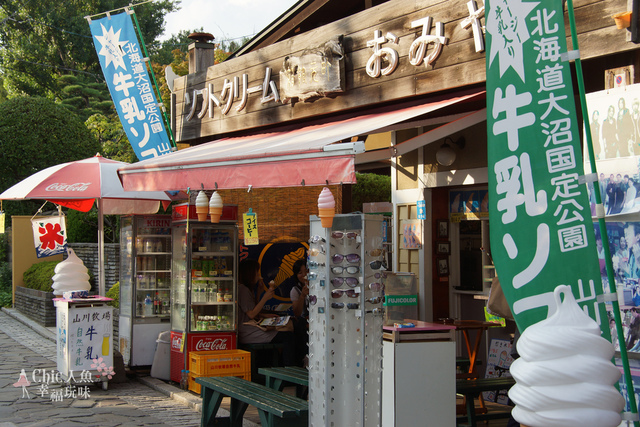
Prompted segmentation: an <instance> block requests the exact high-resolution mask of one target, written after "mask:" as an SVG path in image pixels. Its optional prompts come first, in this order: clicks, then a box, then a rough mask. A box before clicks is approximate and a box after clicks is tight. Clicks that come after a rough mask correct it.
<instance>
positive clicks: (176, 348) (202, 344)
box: [171, 331, 236, 383]
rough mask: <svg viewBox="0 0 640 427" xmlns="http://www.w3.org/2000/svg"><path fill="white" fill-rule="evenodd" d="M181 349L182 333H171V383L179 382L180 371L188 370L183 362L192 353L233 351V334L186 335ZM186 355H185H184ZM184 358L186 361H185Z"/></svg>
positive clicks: (201, 333)
mask: <svg viewBox="0 0 640 427" xmlns="http://www.w3.org/2000/svg"><path fill="white" fill-rule="evenodd" d="M186 336H187V338H186V340H187V341H186V343H185V345H184V351H182V350H181V348H182V347H183V343H182V337H183V332H177V331H171V381H175V382H177V383H179V382H180V379H181V377H182V370H183V369H189V368H188V366H187V365H185V360H189V353H191V352H192V351H212V350H233V349H235V348H236V334H235V333H234V332H213V333H207V332H204V333H203V332H197V333H187V334H186ZM185 353H186V354H185ZM185 357H186V359H185Z"/></svg>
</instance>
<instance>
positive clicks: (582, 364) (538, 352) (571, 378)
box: [509, 285, 624, 427]
mask: <svg viewBox="0 0 640 427" xmlns="http://www.w3.org/2000/svg"><path fill="white" fill-rule="evenodd" d="M561 295H563V296H564V300H563V301H561ZM554 298H555V301H556V305H557V309H556V311H555V312H553V314H551V315H550V316H549V317H548V318H547V319H545V320H543V321H541V322H538V323H536V324H534V325H531V326H529V327H528V328H527V329H526V330H525V331H524V332H523V333H522V335H521V337H520V339H519V340H518V341H517V344H516V347H517V349H518V354H519V355H520V357H519V358H518V359H517V360H516V361H515V362H513V364H512V365H511V368H510V371H511V375H512V376H513V377H514V378H515V379H516V385H514V386H513V387H512V388H511V390H509V397H510V398H511V400H513V401H514V402H515V404H516V406H515V408H514V409H513V412H512V414H513V417H514V418H515V419H516V421H518V422H520V424H521V425H523V426H529V427H554V426H558V427H571V426H579V427H587V426H593V427H609V426H610V427H613V426H618V425H619V424H620V421H621V417H620V411H622V409H623V407H624V399H623V397H622V396H621V394H620V392H618V390H617V389H616V388H615V387H614V384H615V383H616V382H617V381H618V379H619V378H620V371H619V370H618V369H617V368H616V367H615V366H614V365H613V364H612V363H611V358H612V357H613V354H614V349H613V345H612V344H611V343H610V342H609V341H607V340H606V339H605V338H603V337H601V336H600V328H599V327H598V325H597V323H596V322H595V321H594V320H593V319H591V318H590V317H589V316H588V315H587V314H585V312H584V311H582V309H581V308H580V306H578V304H577V302H576V300H575V298H574V297H573V294H572V293H571V287H569V286H564V285H562V286H558V287H557V288H556V289H555V291H554Z"/></svg>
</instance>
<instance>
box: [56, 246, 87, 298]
mask: <svg viewBox="0 0 640 427" xmlns="http://www.w3.org/2000/svg"><path fill="white" fill-rule="evenodd" d="M67 252H68V254H69V256H68V257H67V259H65V260H64V261H62V262H60V263H58V265H56V268H55V269H54V270H53V271H54V273H55V274H54V275H53V277H52V280H53V285H51V287H52V288H53V294H54V295H62V294H63V293H64V292H68V291H89V290H90V289H91V284H90V283H89V274H88V273H87V271H88V270H87V267H85V266H84V263H83V262H82V260H81V259H80V258H78V256H77V255H76V254H75V252H73V249H71V248H68V249H67Z"/></svg>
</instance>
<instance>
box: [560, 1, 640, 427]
mask: <svg viewBox="0 0 640 427" xmlns="http://www.w3.org/2000/svg"><path fill="white" fill-rule="evenodd" d="M567 12H568V14H569V27H570V28H571V43H572V44H573V49H574V50H575V51H579V47H578V34H577V31H576V22H575V15H574V12H573V0H567ZM575 66H576V77H577V80H578V92H579V93H580V105H581V107H582V120H583V122H584V121H585V117H586V118H588V117H589V111H588V109H587V99H586V95H585V88H584V77H583V74H582V62H581V60H580V57H579V56H578V57H577V58H576V59H575ZM584 130H585V136H586V139H587V141H586V142H587V151H588V153H589V164H590V166H591V172H592V173H596V174H597V170H596V161H595V152H594V151H593V142H592V139H591V138H592V135H591V126H589V125H588V124H585V126H584ZM592 187H593V188H592V191H593V192H594V195H595V199H596V215H597V216H598V226H599V228H600V235H601V236H603V239H602V246H603V249H604V259H605V265H606V268H607V279H608V282H609V292H610V293H613V294H615V293H616V281H615V277H614V274H613V261H612V258H611V250H610V248H609V238H608V237H607V238H606V239H605V238H604V236H607V225H606V222H605V218H604V217H605V215H604V208H603V206H602V195H601V194H600V186H599V185H596V184H594V185H593V186H592ZM611 302H612V307H613V316H614V319H615V322H616V331H617V335H618V342H619V343H620V359H621V360H622V368H623V371H624V379H625V384H626V386H627V400H628V402H629V407H630V409H631V413H633V414H637V413H638V406H637V404H636V394H635V390H634V388H633V380H632V378H631V369H630V367H629V358H628V355H627V347H626V346H625V345H624V342H625V339H624V331H623V329H622V318H621V317H620V305H619V303H618V299H617V298H616V299H614V300H613V301H611ZM603 325H604V322H603ZM603 327H604V326H603ZM633 425H634V426H635V427H639V426H640V423H639V422H638V421H634V423H633Z"/></svg>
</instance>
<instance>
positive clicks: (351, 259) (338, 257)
mask: <svg viewBox="0 0 640 427" xmlns="http://www.w3.org/2000/svg"><path fill="white" fill-rule="evenodd" d="M344 260H347V262H348V263H351V264H356V263H359V262H360V255H358V254H347V255H344V254H335V255H333V256H332V257H331V261H332V262H333V263H334V264H340V263H341V262H342V261H344ZM374 270H375V269H374Z"/></svg>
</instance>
